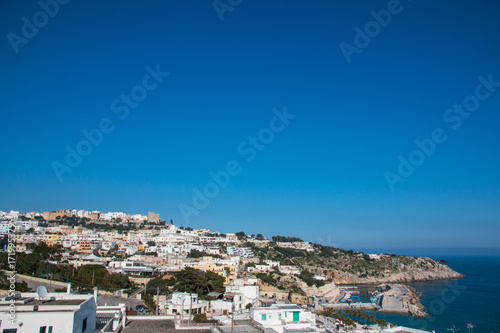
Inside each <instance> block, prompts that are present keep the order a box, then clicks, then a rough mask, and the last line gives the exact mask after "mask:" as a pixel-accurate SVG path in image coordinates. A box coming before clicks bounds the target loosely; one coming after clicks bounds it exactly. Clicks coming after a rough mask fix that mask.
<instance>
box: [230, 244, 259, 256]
mask: <svg viewBox="0 0 500 333" xmlns="http://www.w3.org/2000/svg"><path fill="white" fill-rule="evenodd" d="M227 254H228V255H230V256H238V257H243V258H253V256H254V253H253V251H252V250H251V249H250V248H248V247H234V246H228V247H227Z"/></svg>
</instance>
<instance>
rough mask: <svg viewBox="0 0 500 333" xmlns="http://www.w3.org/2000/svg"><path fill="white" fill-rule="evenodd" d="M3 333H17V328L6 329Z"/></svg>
mask: <svg viewBox="0 0 500 333" xmlns="http://www.w3.org/2000/svg"><path fill="white" fill-rule="evenodd" d="M3 333H17V328H6V329H4V330H3Z"/></svg>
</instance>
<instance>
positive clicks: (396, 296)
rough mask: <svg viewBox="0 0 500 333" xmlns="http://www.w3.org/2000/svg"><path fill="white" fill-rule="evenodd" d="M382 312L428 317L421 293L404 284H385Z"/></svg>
mask: <svg viewBox="0 0 500 333" xmlns="http://www.w3.org/2000/svg"><path fill="white" fill-rule="evenodd" d="M380 287H381V288H382V290H385V291H384V292H383V293H382V294H381V297H382V302H381V309H380V310H379V311H380V312H390V313H401V314H409V315H412V316H414V317H426V316H427V312H425V309H424V306H423V305H422V303H420V298H421V296H422V294H421V293H419V292H417V291H416V290H415V289H414V288H412V287H410V286H407V285H403V284H383V285H381V286H380Z"/></svg>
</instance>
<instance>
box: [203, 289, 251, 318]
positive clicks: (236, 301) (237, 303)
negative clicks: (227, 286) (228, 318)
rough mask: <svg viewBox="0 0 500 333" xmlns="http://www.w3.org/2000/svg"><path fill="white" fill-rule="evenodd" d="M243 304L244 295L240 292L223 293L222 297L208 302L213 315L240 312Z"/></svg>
mask: <svg viewBox="0 0 500 333" xmlns="http://www.w3.org/2000/svg"><path fill="white" fill-rule="evenodd" d="M245 306H246V304H245V296H244V295H243V294H242V293H225V294H224V298H223V299H221V300H215V301H211V302H210V309H211V310H212V312H213V314H214V315H226V314H229V313H230V312H233V311H234V313H242V312H243V310H245Z"/></svg>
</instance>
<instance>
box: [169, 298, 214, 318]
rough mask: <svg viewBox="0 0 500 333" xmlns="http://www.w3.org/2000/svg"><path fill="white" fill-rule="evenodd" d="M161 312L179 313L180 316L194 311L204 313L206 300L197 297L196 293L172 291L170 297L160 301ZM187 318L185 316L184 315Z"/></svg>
mask: <svg viewBox="0 0 500 333" xmlns="http://www.w3.org/2000/svg"><path fill="white" fill-rule="evenodd" d="M160 309H161V312H162V313H163V314H165V315H173V314H180V315H181V316H184V315H189V313H190V312H191V313H192V314H196V313H205V312H206V311H207V309H208V302H207V301H201V300H199V299H198V294H190V293H174V294H172V299H168V300H165V301H164V302H160ZM186 318H187V316H186Z"/></svg>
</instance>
